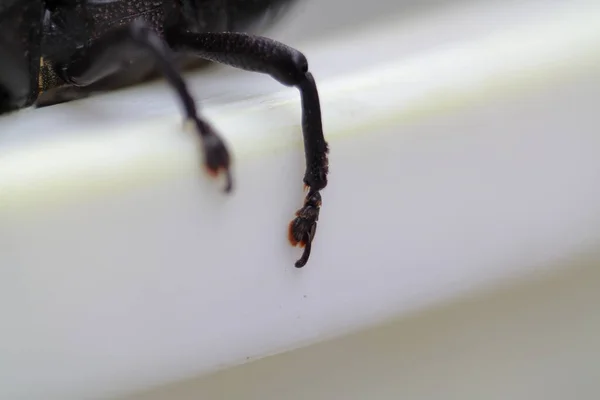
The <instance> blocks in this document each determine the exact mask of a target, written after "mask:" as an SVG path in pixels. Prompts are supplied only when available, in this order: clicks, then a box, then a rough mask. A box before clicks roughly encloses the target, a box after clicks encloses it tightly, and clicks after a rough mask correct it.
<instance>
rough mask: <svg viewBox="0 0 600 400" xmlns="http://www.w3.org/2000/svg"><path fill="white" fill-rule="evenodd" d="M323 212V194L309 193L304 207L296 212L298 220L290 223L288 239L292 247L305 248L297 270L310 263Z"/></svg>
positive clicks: (295, 219) (297, 263)
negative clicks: (313, 243)
mask: <svg viewBox="0 0 600 400" xmlns="http://www.w3.org/2000/svg"><path fill="white" fill-rule="evenodd" d="M320 210H321V194H320V193H319V192H309V193H308V194H307V195H306V198H305V199H304V206H303V207H302V208H301V209H299V210H298V211H296V218H294V220H292V222H290V225H289V231H288V238H289V241H290V243H291V244H292V246H300V247H304V252H303V253H302V257H300V259H299V260H298V261H296V268H302V267H304V266H305V265H306V263H307V262H308V258H309V257H310V252H311V249H312V241H313V240H314V238H315V234H316V233H317V221H318V220H319V212H320Z"/></svg>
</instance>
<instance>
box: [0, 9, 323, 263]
mask: <svg viewBox="0 0 600 400" xmlns="http://www.w3.org/2000/svg"><path fill="white" fill-rule="evenodd" d="M0 2H1V3H0V114H2V113H5V112H9V111H13V110H17V109H20V108H25V107H29V106H32V105H34V106H37V107H40V106H47V105H51V104H56V103H59V102H63V101H69V100H74V99H78V98H81V97H86V96H88V95H89V94H91V93H93V92H96V91H104V90H111V89H116V88H120V87H123V86H128V85H132V84H136V83H140V82H143V81H146V80H148V79H151V78H154V77H157V76H163V77H165V78H166V79H167V81H168V82H169V84H170V85H171V87H172V88H173V90H174V91H175V92H176V93H177V96H178V98H179V101H180V102H181V105H182V108H183V110H184V117H185V120H186V122H187V123H188V126H191V127H192V128H193V129H194V130H195V131H196V132H197V133H198V135H199V138H200V140H201V141H202V144H203V148H204V157H205V165H206V168H207V170H208V171H209V172H210V173H211V174H213V175H215V174H217V173H219V172H224V173H225V174H226V176H227V186H226V191H229V190H231V188H232V180H231V174H230V171H229V164H230V157H229V152H228V150H227V148H226V147H225V145H224V143H223V141H222V140H221V138H220V135H219V133H218V132H216V131H215V130H214V129H213V128H212V126H211V124H210V123H209V122H208V121H207V120H206V119H205V118H204V117H203V116H202V115H200V113H199V112H198V110H197V107H196V102H195V101H194V100H193V99H192V97H191V95H190V93H189V90H188V88H187V85H186V83H185V80H184V78H183V76H182V75H181V71H182V70H184V69H188V68H193V67H196V66H198V65H199V64H202V63H205V62H206V61H213V62H217V63H222V64H226V65H229V66H232V67H235V68H240V69H244V70H247V71H253V72H259V73H265V74H268V75H270V76H271V77H273V78H274V79H276V80H277V81H279V82H280V83H282V84H284V85H286V86H294V87H296V88H297V89H298V90H299V91H300V95H301V97H302V110H303V117H302V126H303V135H304V143H305V156H306V172H305V176H304V184H305V186H307V187H308V188H309V193H308V194H307V196H306V199H305V202H304V206H303V207H302V208H301V209H300V210H298V212H297V213H296V218H295V219H294V220H293V221H292V222H291V223H290V226H289V238H290V241H291V243H292V244H293V245H297V244H299V245H301V246H304V247H305V250H304V254H303V256H302V258H301V259H300V260H298V262H297V263H296V266H297V267H302V266H304V264H306V261H307V260H308V256H309V254H310V249H311V243H312V240H313V238H314V235H315V232H316V224H317V220H318V214H319V209H320V206H321V200H320V199H321V197H320V193H319V191H320V190H322V189H323V188H325V186H326V185H327V174H328V157H327V154H328V145H327V143H326V141H325V139H324V136H323V131H322V123H321V110H320V103H319V97H318V92H317V87H316V83H315V81H314V79H313V77H312V74H311V73H310V72H309V71H308V62H307V60H306V58H305V57H304V55H303V54H302V53H300V52H299V51H297V50H295V49H293V48H290V47H288V46H286V45H284V44H282V43H279V42H276V41H274V40H271V39H268V38H266V37H261V36H255V35H252V34H250V32H255V31H256V30H259V29H262V28H264V27H265V26H267V25H269V24H271V23H272V22H274V21H276V20H277V19H278V17H279V16H280V15H281V14H282V13H283V12H285V11H286V10H288V9H289V7H290V6H291V5H292V4H293V3H294V2H295V0H0ZM317 200H318V201H317Z"/></svg>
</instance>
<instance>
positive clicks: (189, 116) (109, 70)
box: [60, 20, 232, 192]
mask: <svg viewBox="0 0 600 400" xmlns="http://www.w3.org/2000/svg"><path fill="white" fill-rule="evenodd" d="M141 53H145V54H150V55H152V57H153V58H154V59H155V60H156V62H157V63H158V66H159V68H160V69H161V70H162V72H163V74H164V76H165V78H166V79H167V81H168V82H169V83H170V84H171V86H172V87H173V88H174V89H175V91H176V93H177V97H178V98H179V100H180V101H181V103H182V105H183V108H184V112H185V118H186V121H185V123H186V126H187V127H191V128H192V129H194V130H195V131H196V132H197V133H198V134H199V135H200V138H201V140H202V144H203V147H204V155H205V164H206V168H207V169H208V172H209V173H210V174H211V175H213V176H214V175H217V174H218V173H219V172H220V171H221V170H222V171H224V172H225V174H226V186H225V191H226V192H229V191H230V190H231V188H232V179H231V173H230V171H229V165H230V157H229V152H228V151H227V148H226V147H225V144H224V143H223V140H222V139H221V138H220V136H219V135H218V133H217V132H216V131H215V130H214V129H213V128H212V127H211V125H210V124H209V123H208V122H207V121H206V120H205V119H204V118H202V116H201V115H199V114H198V112H197V108H196V104H195V102H194V99H192V96H191V94H190V92H189V90H188V88H187V85H186V84H185V81H184V80H183V77H182V76H181V74H180V72H179V71H178V70H177V69H176V67H175V65H174V63H173V61H172V57H171V54H170V50H169V48H168V47H167V45H166V43H164V41H163V40H162V39H161V38H160V37H159V36H158V35H157V34H156V33H155V32H154V31H153V30H152V29H150V28H149V27H148V26H147V25H146V24H145V23H144V22H143V21H140V20H137V21H134V22H133V23H132V24H130V25H129V26H126V27H122V28H118V29H115V30H113V31H111V32H109V33H107V34H106V35H104V36H102V37H101V38H99V39H97V40H95V41H94V42H93V43H92V44H91V45H90V46H88V47H84V48H81V49H79V50H78V51H77V52H76V53H75V55H74V56H73V57H72V58H71V61H70V62H69V63H67V64H66V65H64V66H62V67H61V71H60V73H61V75H62V76H61V77H62V79H64V80H65V81H66V82H68V83H70V84H72V85H74V86H78V87H86V86H88V85H90V84H92V83H95V82H97V81H99V80H100V79H102V78H105V77H107V76H109V75H111V74H113V73H115V72H117V71H118V70H119V69H120V68H122V67H123V66H124V65H125V64H126V61H127V60H129V59H131V58H133V57H134V56H135V55H136V54H141Z"/></svg>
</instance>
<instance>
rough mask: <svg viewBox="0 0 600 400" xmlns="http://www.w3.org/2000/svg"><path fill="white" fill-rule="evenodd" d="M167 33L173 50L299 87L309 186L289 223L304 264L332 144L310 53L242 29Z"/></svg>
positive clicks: (299, 263) (297, 264)
mask: <svg viewBox="0 0 600 400" xmlns="http://www.w3.org/2000/svg"><path fill="white" fill-rule="evenodd" d="M166 37H167V41H168V43H169V45H170V46H171V47H172V48H174V49H177V50H180V51H184V52H188V53H191V54H195V55H198V56H199V57H202V58H205V59H207V60H211V61H215V62H219V63H222V64H227V65H230V66H232V67H235V68H240V69H244V70H248V71H255V72H261V73H265V74H269V75H270V76H271V77H273V78H274V79H276V80H277V81H279V82H280V83H282V84H284V85H286V86H294V87H296V88H298V90H299V91H300V95H301V98H302V131H303V135H304V152H305V157H306V172H305V174H304V183H305V185H306V186H307V187H308V189H309V190H308V194H307V195H306V198H305V200H304V206H303V207H302V208H301V209H300V210H298V211H297V213H296V218H295V219H294V220H293V221H292V222H291V223H290V226H289V239H290V242H291V243H292V244H293V245H298V244H299V245H300V246H304V247H305V249H304V254H303V255H302V257H301V258H300V259H299V260H298V261H297V262H296V267H298V268H301V267H303V266H304V265H305V264H306V262H307V261H308V258H309V256H310V250H311V243H312V240H313V239H314V236H315V233H316V229H317V220H318V218H319V210H320V207H321V195H320V193H319V192H320V191H321V190H322V189H324V188H325V186H327V174H328V172H329V161H328V157H327V154H328V152H329V149H328V145H327V142H326V141H325V138H324V136H323V128H322V123H321V106H320V103H319V94H318V91H317V86H316V84H315V80H314V78H313V76H312V74H311V73H310V72H309V71H308V62H307V60H306V57H305V56H304V55H303V54H302V53H300V52H299V51H298V50H295V49H293V48H291V47H289V46H286V45H284V44H282V43H279V42H276V41H274V40H272V39H268V38H264V37H260V36H252V35H247V34H243V33H232V32H226V33H191V32H168V33H167V36H166Z"/></svg>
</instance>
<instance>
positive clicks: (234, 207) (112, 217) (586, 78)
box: [0, 1, 600, 400]
mask: <svg viewBox="0 0 600 400" xmlns="http://www.w3.org/2000/svg"><path fill="white" fill-rule="evenodd" d="M460 7H464V8H460ZM597 15H600V4H599V3H598V2H591V1H573V2H569V3H566V2H558V1H557V2H541V1H530V2H514V3H503V4H495V3H481V4H479V3H475V4H469V5H456V7H450V8H449V9H442V10H440V11H438V12H436V13H433V12H432V13H431V14H423V17H422V19H416V17H415V19H414V20H412V22H411V23H408V22H407V23H406V24H399V21H400V19H394V18H392V16H391V15H390V18H389V21H388V23H383V22H381V23H376V24H373V25H372V26H371V27H370V28H368V29H367V28H364V29H363V28H361V29H358V28H357V29H356V31H355V32H354V36H348V35H339V36H338V37H331V41H325V40H322V41H320V40H316V41H315V42H312V45H311V43H310V42H307V43H306V44H305V45H303V46H302V50H303V51H304V52H305V53H306V54H307V56H308V57H309V59H310V62H311V69H312V70H313V72H314V74H315V75H316V76H317V79H318V82H319V89H320V93H321V99H322V106H323V110H324V111H323V112H324V118H325V120H324V124H325V126H324V127H325V131H326V135H327V139H328V140H329V142H330V146H331V157H330V163H331V175H330V185H329V186H328V188H327V189H326V190H325V191H323V203H324V205H323V209H322V213H321V219H320V223H319V231H318V234H317V238H316V241H315V245H314V249H313V254H312V257H311V260H310V261H309V264H308V265H307V266H306V267H305V268H304V269H302V270H296V269H294V267H293V263H294V261H295V260H296V258H297V257H299V255H300V252H299V251H298V249H294V248H291V247H290V246H289V244H288V243H287V237H286V229H287V224H288V222H289V220H290V219H291V217H292V216H293V212H294V211H295V210H296V209H297V208H298V207H299V206H300V205H301V202H302V197H303V193H302V182H301V178H302V174H303V169H304V157H303V154H302V147H301V135H300V131H299V121H300V118H299V117H300V109H299V102H298V95H297V92H296V91H294V90H292V89H290V90H282V89H281V88H280V87H279V86H277V85H272V83H271V82H270V80H269V79H268V78H266V77H262V78H260V77H256V76H254V75H251V76H247V74H245V75H244V74H237V73H234V72H232V71H229V70H227V71H224V70H218V71H215V72H213V73H212V74H211V73H209V74H207V75H206V76H205V77H204V78H203V77H201V76H199V77H197V78H192V79H190V81H191V82H193V84H194V91H195V93H197V97H199V98H203V97H200V93H206V95H207V98H208V100H207V101H205V102H203V105H204V109H205V114H206V115H207V116H208V117H209V118H210V119H211V120H212V121H213V122H214V124H215V126H216V127H217V128H218V129H219V130H220V131H221V132H223V134H224V136H225V137H226V139H227V142H228V143H229V145H230V148H231V150H232V151H233V153H234V157H235V165H234V174H235V184H236V188H235V192H234V193H233V194H232V195H231V196H224V195H223V194H222V193H221V192H220V189H221V187H222V183H220V182H219V183H218V184H214V183H213V182H211V181H210V180H209V179H208V178H207V177H206V176H204V175H203V174H202V172H201V168H200V162H201V160H200V159H199V157H198V153H197V142H196V141H195V139H194V137H193V136H190V135H188V134H186V133H184V132H183V131H181V129H180V128H181V117H180V114H179V113H178V109H177V104H176V103H175V102H174V101H173V97H172V94H171V93H170V92H169V91H168V89H166V88H165V86H164V85H162V84H155V85H150V86H147V87H142V88H137V89H136V90H133V91H128V92H120V93H112V94H109V95H105V96H98V97H97V98H93V99H89V100H85V101H81V102H77V103H72V104H65V105H61V106H57V107H53V108H48V109H44V110H38V111H36V112H28V111H25V112H23V113H20V114H17V115H11V116H8V117H6V118H2V119H1V120H0V129H1V130H2V134H3V137H2V138H1V142H0V149H1V150H0V218H1V221H2V224H1V225H0V266H1V269H0V273H1V277H0V315H1V316H2V341H1V342H0V398H11V399H38V398H39V399H61V400H65V399H70V398H76V399H81V398H98V397H100V398H106V397H107V396H108V395H113V394H114V395H117V394H123V393H126V392H128V391H133V390H138V389H142V388H145V387H148V386H151V385H158V384H161V383H166V382H169V381H173V380H177V379H182V378H185V377H188V376H194V375H198V374H203V373H207V372H211V371H214V370H216V369H219V368H223V367H226V366H231V365H235V364H239V363H242V362H245V361H247V360H249V359H253V358H257V357H262V356H265V355H268V354H273V353H276V352H281V351H285V350H289V349H292V348H295V347H298V346H302V345H307V344H310V343H314V342H316V341H320V340H323V339H325V338H330V337H334V336H336V335H341V334H343V333H346V332H349V331H352V330H356V329H360V328H365V327H368V326H371V325H372V324H375V323H379V322H382V321H385V320H388V319H390V318H395V317H398V316H401V315H403V314H405V313H408V312H415V311H417V310H420V309H422V308H424V307H426V306H429V305H432V304H434V303H437V302H441V301H445V300H448V299H450V298H452V297H455V296H458V295H462V294H465V293H467V292H470V291H473V290H482V289H483V288H485V287H486V285H492V284H495V283H498V282H500V281H502V280H505V279H509V278H516V277H520V276H525V275H527V274H529V273H532V272H538V273H541V272H543V271H546V270H547V269H549V268H554V267H558V266H559V265H560V266H563V265H568V263H567V264H565V263H564V262H563V261H564V260H565V259H568V258H569V257H570V256H571V255H573V254H577V253H579V252H582V251H586V250H588V249H590V248H594V247H596V246H598V245H599V244H600V184H599V182H600V180H599V179H598V178H599V177H600V157H598V152H597V149H598V148H599V146H600V136H599V135H598V129H599V128H600V118H599V117H598V112H597V108H598V106H597V105H598V104H599V100H600V90H599V89H600V84H599V82H600V81H599V79H598V78H599V77H600V72H599V71H600V69H599V66H600V52H599V50H598V49H600V24H598V23H597V21H598V19H597ZM428 38H429V39H428ZM434 38H435V40H434ZM436 40H438V41H437V42H436ZM418 43H421V45H422V48H421V49H419V46H418ZM436 43H437V45H436ZM394 46H398V47H397V48H398V49H403V48H404V49H408V48H409V47H411V46H412V49H413V50H412V51H408V50H407V51H400V50H398V51H396V50H394V49H395V47H394ZM403 46H404V47H403ZM354 61H356V62H354ZM224 75H225V76H224ZM219 76H221V77H222V78H223V77H225V78H228V79H225V80H221V81H214V82H212V81H210V80H211V79H214V78H215V77H219ZM218 82H221V84H223V83H225V84H227V85H231V86H228V88H227V89H225V90H223V92H222V94H221V95H220V96H221V97H219V95H217V93H218V91H217V88H219V84H218ZM263 83H264V85H263ZM204 84H206V89H205V86H202V85H204ZM238 87H239V88H241V89H240V92H239V93H241V94H242V95H248V98H239V97H238V98H236V97H235V93H237V88H238ZM271 89H275V90H278V91H277V92H270V91H271ZM142 109H145V113H146V114H144V115H145V116H146V118H145V119H142V118H140V117H139V116H133V115H132V111H134V110H135V111H136V112H137V111H139V110H142ZM559 261H560V262H559Z"/></svg>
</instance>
